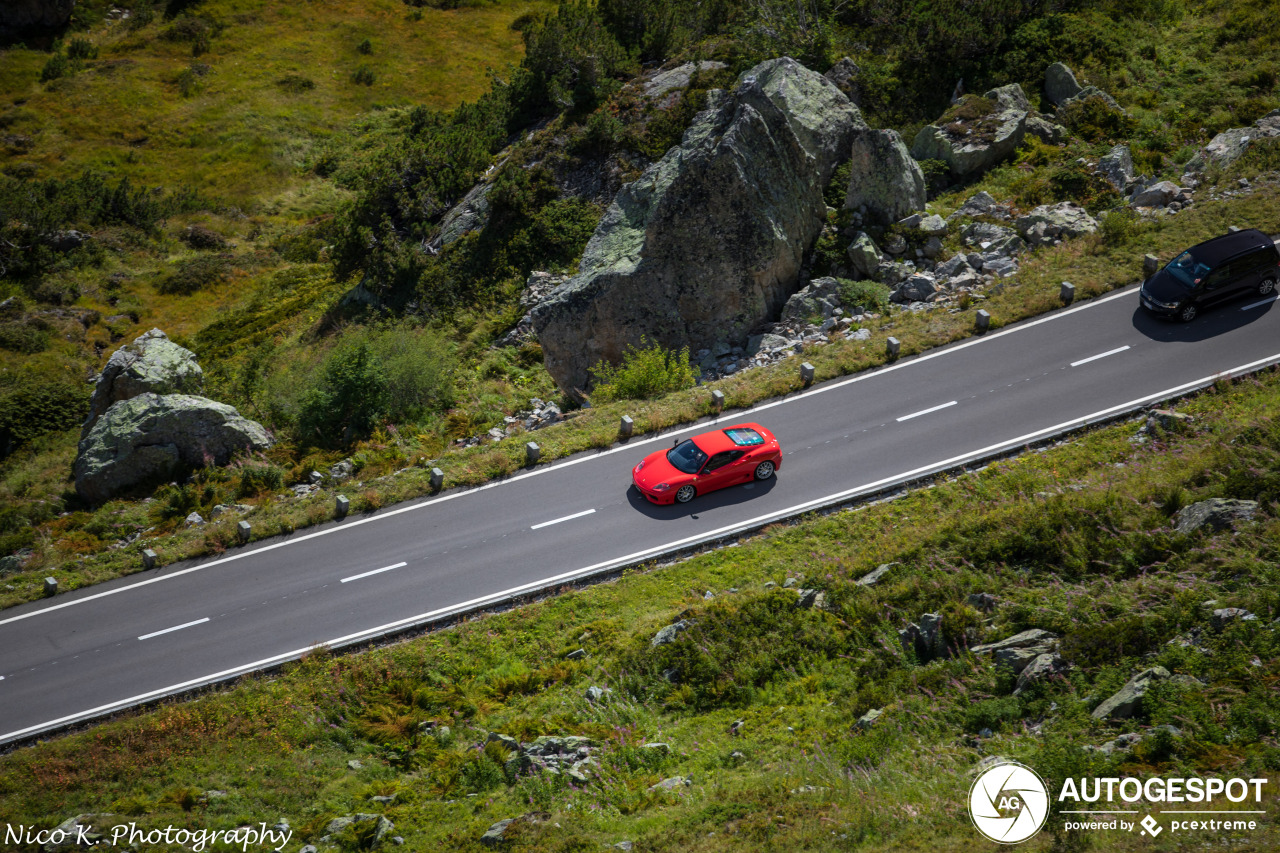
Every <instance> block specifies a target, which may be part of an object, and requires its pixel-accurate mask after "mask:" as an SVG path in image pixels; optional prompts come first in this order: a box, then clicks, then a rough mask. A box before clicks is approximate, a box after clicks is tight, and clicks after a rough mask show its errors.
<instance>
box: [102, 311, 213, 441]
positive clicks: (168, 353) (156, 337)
mask: <svg viewBox="0 0 1280 853" xmlns="http://www.w3.org/2000/svg"><path fill="white" fill-rule="evenodd" d="M203 388H204V371H203V370H201V369H200V365H199V364H198V363H197V362H196V356H195V353H193V352H191V350H189V349H186V348H185V347H180V346H178V345H177V344H175V343H174V342H173V341H171V340H169V338H168V336H167V335H165V333H164V332H162V331H160V330H159V329H152V330H151V331H149V332H146V333H144V334H142V335H139V336H138V337H137V338H135V339H134V341H133V343H131V344H126V345H125V346H123V347H121V348H120V349H118V350H116V351H115V352H113V353H112V354H111V358H109V359H107V365H106V367H104V368H103V369H102V373H101V374H99V376H98V381H97V382H96V383H95V385H94V388H93V395H92V396H91V397H90V398H89V417H88V418H87V419H86V420H85V422H84V426H82V427H81V429H80V438H82V439H83V438H85V437H86V436H87V435H89V430H91V429H93V425H94V424H95V423H97V422H98V418H100V417H102V415H104V414H105V413H106V411H107V409H109V408H111V405H112V404H113V403H118V402H120V401H121V400H130V399H132V398H134V397H137V396H139V395H140V394H147V393H151V394H199V393H200V391H201V390H203Z"/></svg>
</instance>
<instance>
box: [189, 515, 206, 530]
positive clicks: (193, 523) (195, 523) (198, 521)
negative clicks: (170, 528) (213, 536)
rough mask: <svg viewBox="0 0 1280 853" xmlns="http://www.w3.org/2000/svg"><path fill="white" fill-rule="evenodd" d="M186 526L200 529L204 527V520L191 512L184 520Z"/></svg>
mask: <svg viewBox="0 0 1280 853" xmlns="http://www.w3.org/2000/svg"><path fill="white" fill-rule="evenodd" d="M186 525H187V527H202V526H204V518H203V517H202V516H201V515H200V513H198V512H192V513H190V514H189V515H188V516H187V518H186Z"/></svg>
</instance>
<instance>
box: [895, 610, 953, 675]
mask: <svg viewBox="0 0 1280 853" xmlns="http://www.w3.org/2000/svg"><path fill="white" fill-rule="evenodd" d="M898 641H899V642H900V643H902V649H903V651H905V652H907V653H908V654H909V653H911V652H915V656H916V660H918V661H919V662H920V663H928V662H929V661H931V660H935V659H937V658H944V657H947V656H948V655H949V654H950V650H949V649H948V648H947V638H946V636H945V635H944V634H943V633H942V616H941V614H938V613H926V614H924V615H923V616H921V617H920V621H919V622H918V623H915V622H913V623H910V624H908V625H907V627H906V628H904V629H902V630H900V631H899V632H898Z"/></svg>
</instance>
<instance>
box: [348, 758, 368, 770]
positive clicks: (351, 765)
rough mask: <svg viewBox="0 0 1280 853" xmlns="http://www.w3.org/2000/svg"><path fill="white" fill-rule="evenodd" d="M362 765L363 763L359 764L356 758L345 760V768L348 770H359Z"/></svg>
mask: <svg viewBox="0 0 1280 853" xmlns="http://www.w3.org/2000/svg"><path fill="white" fill-rule="evenodd" d="M363 767H364V765H363V764H361V763H360V762H359V761H357V760H356V759H354V758H353V759H351V760H350V761H348V762H347V769H348V770H360V769H362V768H363Z"/></svg>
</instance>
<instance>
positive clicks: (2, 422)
mask: <svg viewBox="0 0 1280 853" xmlns="http://www.w3.org/2000/svg"><path fill="white" fill-rule="evenodd" d="M88 412H89V395H88V392H87V391H85V389H84V386H83V384H73V383H71V382H69V381H66V380H61V379H57V378H54V377H49V376H36V375H32V374H29V373H22V374H18V375H16V376H15V375H12V374H11V375H9V376H5V377H4V378H3V379H0V459H2V458H4V457H5V456H8V455H9V454H10V453H12V452H13V451H14V450H15V449H16V448H17V447H19V446H21V445H22V444H24V443H26V442H28V441H30V440H31V439H33V438H35V437H37V436H40V435H44V434H45V433H48V432H57V431H58V430H64V429H70V428H72V427H75V426H79V425H80V424H81V423H82V422H83V421H84V419H85V416H86V415H87V414H88Z"/></svg>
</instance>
